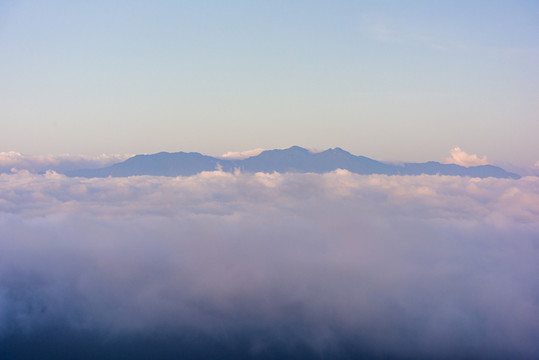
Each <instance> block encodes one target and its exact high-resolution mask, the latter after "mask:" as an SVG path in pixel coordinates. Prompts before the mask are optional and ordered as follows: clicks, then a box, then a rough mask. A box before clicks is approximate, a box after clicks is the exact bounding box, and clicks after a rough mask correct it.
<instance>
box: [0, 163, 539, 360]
mask: <svg viewBox="0 0 539 360" xmlns="http://www.w3.org/2000/svg"><path fill="white" fill-rule="evenodd" d="M537 274H539V178H537V177H524V178H522V179H519V180H512V179H494V178H488V179H474V178H466V177H453V176H385V175H371V176H362V175H356V174H352V173H350V172H348V171H343V170H337V171H334V172H331V173H327V174H322V175H318V174H277V173H275V174H262V173H259V174H240V173H236V174H229V173H223V172H219V171H215V172H205V173H201V174H199V175H196V176H191V177H177V178H168V177H151V176H137V177H129V178H95V179H86V178H69V177H65V176H63V175H60V174H58V173H55V172H53V171H49V172H47V173H45V174H42V175H39V174H35V173H30V172H28V171H24V170H23V171H14V172H12V173H9V174H8V173H6V174H0V345H1V344H3V345H6V344H9V340H10V339H15V338H17V339H20V338H21V337H23V338H24V337H26V338H27V339H31V338H32V336H34V335H35V334H40V333H43V332H46V331H49V329H63V330H65V331H67V332H80V333H88V334H100V336H102V337H103V339H108V340H107V341H108V342H109V343H110V342H111V341H114V340H111V339H121V338H122V337H129V336H142V337H144V336H148V337H152V336H166V334H192V333H196V334H201V336H204V337H206V338H209V339H213V340H212V341H215V343H218V344H221V346H224V348H228V349H234V347H235V346H242V347H243V348H244V350H245V349H246V350H245V351H246V353H247V354H249V356H253V357H257V356H263V355H264V354H268V353H270V352H271V351H273V350H274V349H276V348H277V349H281V353H284V354H289V355H290V354H292V353H293V352H294V351H296V350H297V349H304V350H305V349H306V350H305V351H307V353H308V354H315V355H316V356H318V357H319V358H323V359H325V358H346V357H347V356H348V357H353V356H354V354H358V353H364V354H370V355H371V356H374V357H375V356H380V357H386V358H388V357H407V356H409V357H421V356H424V357H434V356H437V357H441V355H445V356H448V357H451V358H459V357H485V358H493V357H499V358H507V357H512V358H515V357H517V358H533V357H538V356H539V281H538V277H537ZM240 337H241V338H242V339H244V340H242V342H239V340H235V339H236V338H240ZM29 341H30V340H29ZM51 341H52V340H51ZM223 344H224V345H223ZM238 344H240V345H238ZM272 349H273V350H272ZM283 349H284V350H283ZM13 351H17V349H15V350H13Z"/></svg>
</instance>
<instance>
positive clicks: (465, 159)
mask: <svg viewBox="0 0 539 360" xmlns="http://www.w3.org/2000/svg"><path fill="white" fill-rule="evenodd" d="M449 153H450V154H451V157H448V158H446V159H445V163H446V164H457V165H461V166H466V167H468V166H478V165H486V164H488V161H487V157H486V156H483V157H482V158H480V157H478V156H477V155H476V154H468V153H466V152H465V151H463V150H462V149H461V148H459V147H455V148H453V149H451V150H450V151H449Z"/></svg>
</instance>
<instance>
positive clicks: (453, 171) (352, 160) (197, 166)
mask: <svg viewBox="0 0 539 360" xmlns="http://www.w3.org/2000/svg"><path fill="white" fill-rule="evenodd" d="M216 169H220V170H221V171H226V172H233V171H235V170H237V169H239V171H241V172H251V173H255V172H265V173H272V172H279V173H286V172H297V173H325V172H329V171H333V170H336V169H345V170H348V171H350V172H353V173H356V174H364V175H368V174H385V175H421V174H428V175H436V174H439V175H456V176H470V177H479V178H487V177H495V178H513V179H518V178H520V176H519V175H517V174H514V173H511V172H508V171H505V170H504V169H502V168H500V167H497V166H492V165H481V166H471V167H464V166H460V165H455V164H442V163H439V162H435V161H429V162H425V163H404V164H402V165H396V164H388V163H384V162H380V161H377V160H373V159H370V158H367V157H365V156H356V155H353V154H351V153H349V152H348V151H345V150H343V149H341V148H334V149H328V150H326V151H322V152H318V153H313V152H311V151H309V150H307V149H304V148H302V147H299V146H292V147H290V148H288V149H276V150H267V151H263V152H262V153H260V154H259V155H256V156H252V157H249V158H246V159H242V160H229V159H220V158H215V157H211V156H206V155H202V154H200V153H196V152H189V153H186V152H176V153H168V152H160V153H157V154H151V155H136V156H133V157H131V158H129V159H127V160H125V161H122V162H119V163H117V164H114V165H111V166H107V167H104V168H99V169H81V170H73V171H69V172H66V175H68V176H80V177H88V178H91V177H108V176H112V177H126V176H136V175H155V176H189V175H195V174H198V173H200V172H202V171H214V170H216Z"/></svg>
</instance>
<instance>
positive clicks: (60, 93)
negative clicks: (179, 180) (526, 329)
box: [0, 0, 539, 166]
mask: <svg viewBox="0 0 539 360" xmlns="http://www.w3.org/2000/svg"><path fill="white" fill-rule="evenodd" d="M538 19H539V4H538V3H537V2H536V1H473V2H470V1H413V2H412V1H407V2H402V1H331V2H329V1H272V2H252V1H226V2H223V1H191V2H183V1H152V2H147V1H114V2H110V1H92V2H82V1H26V0H21V1H10V0H2V1H0V79H1V81H0V126H1V131H0V152H9V151H15V152H18V153H23V154H30V155H36V156H37V155H45V154H49V155H51V154H52V155H61V154H71V155H88V156H96V155H100V154H137V153H155V152H159V151H170V152H174V151H197V152H201V153H204V154H208V155H221V154H225V153H227V152H241V151H248V150H251V149H258V148H262V149H273V148H285V147H289V146H292V145H299V146H305V147H309V148H315V149H326V148H330V147H336V146H339V147H342V148H344V149H346V150H348V151H350V152H352V153H354V154H356V155H364V156H369V157H372V158H375V159H379V160H395V161H427V160H442V159H444V158H446V157H447V156H448V154H449V151H450V150H451V149H455V148H456V147H459V148H460V149H462V150H463V151H466V152H467V153H469V154H477V156H478V158H480V159H482V158H483V157H484V156H486V157H487V158H488V160H489V161H491V162H506V163H512V164H515V165H519V166H533V165H534V164H535V163H536V162H537V161H539V142H538V141H537V139H536V138H537V134H539V121H538V118H537V114H539V102H538V101H537V99H538V98H539V96H538V95H539V67H538V66H537V64H538V63H539V21H538Z"/></svg>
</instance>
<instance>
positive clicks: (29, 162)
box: [0, 151, 133, 172]
mask: <svg viewBox="0 0 539 360" xmlns="http://www.w3.org/2000/svg"><path fill="white" fill-rule="evenodd" d="M131 156H133V155H131V154H101V155H98V156H86V155H69V154H62V155H25V154H21V153H19V152H16V151H7V152H0V172H9V171H10V170H11V169H12V168H15V169H18V170H29V171H32V172H45V171H46V170H55V171H60V172H63V171H68V170H74V169H86V168H88V169H89V168H99V167H104V166H108V165H112V164H114V163H118V162H121V161H124V160H126V159H128V158H129V157H131Z"/></svg>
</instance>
